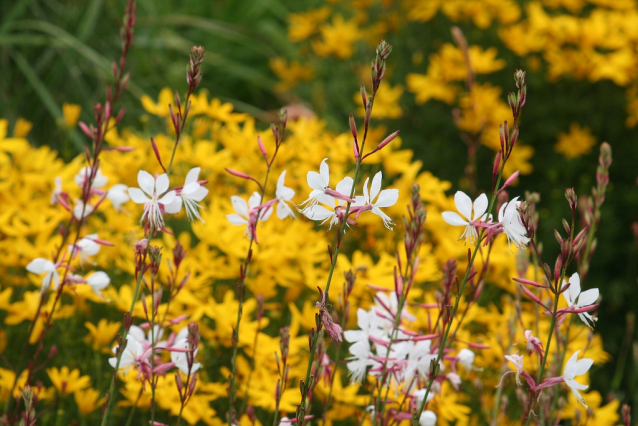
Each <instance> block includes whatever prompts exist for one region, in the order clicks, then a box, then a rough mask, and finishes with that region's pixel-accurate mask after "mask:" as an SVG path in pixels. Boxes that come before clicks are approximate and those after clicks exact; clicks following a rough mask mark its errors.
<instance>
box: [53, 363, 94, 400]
mask: <svg viewBox="0 0 638 426" xmlns="http://www.w3.org/2000/svg"><path fill="white" fill-rule="evenodd" d="M47 374H48V375H49V378H50V379H51V382H52V383H53V386H55V388H56V389H57V390H58V392H60V393H62V394H65V395H70V394H72V393H73V392H75V391H77V390H82V389H84V388H86V387H87V386H90V385H91V378H90V377H89V376H82V377H80V370H78V369H77V368H76V369H75V370H73V371H71V372H69V367H67V366H64V367H62V369H61V370H58V369H57V368H55V367H54V368H47Z"/></svg>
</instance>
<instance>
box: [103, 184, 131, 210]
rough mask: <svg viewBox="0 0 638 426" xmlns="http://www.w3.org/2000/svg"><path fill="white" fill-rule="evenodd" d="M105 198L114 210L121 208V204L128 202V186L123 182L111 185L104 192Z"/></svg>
mask: <svg viewBox="0 0 638 426" xmlns="http://www.w3.org/2000/svg"><path fill="white" fill-rule="evenodd" d="M106 198H108V199H109V200H110V201H111V204H113V207H114V208H115V210H121V209H122V204H124V203H126V202H128V200H130V199H131V198H130V197H129V196H128V186H126V185H124V184H123V183H118V184H117V185H113V187H111V189H109V190H108V191H107V193H106Z"/></svg>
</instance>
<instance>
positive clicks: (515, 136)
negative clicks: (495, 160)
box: [509, 126, 518, 153]
mask: <svg viewBox="0 0 638 426" xmlns="http://www.w3.org/2000/svg"><path fill="white" fill-rule="evenodd" d="M517 139H518V126H516V127H515V128H514V131H512V138H511V140H510V146H509V152H510V153H511V152H512V150H513V149H514V145H515V144H516V140H517Z"/></svg>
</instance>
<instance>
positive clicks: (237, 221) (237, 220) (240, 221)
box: [226, 213, 248, 225]
mask: <svg viewBox="0 0 638 426" xmlns="http://www.w3.org/2000/svg"><path fill="white" fill-rule="evenodd" d="M226 219H228V221H229V222H230V223H232V224H233V225H245V224H247V223H248V221H247V220H246V219H245V218H243V217H241V216H240V215H238V214H235V213H232V214H227V215H226Z"/></svg>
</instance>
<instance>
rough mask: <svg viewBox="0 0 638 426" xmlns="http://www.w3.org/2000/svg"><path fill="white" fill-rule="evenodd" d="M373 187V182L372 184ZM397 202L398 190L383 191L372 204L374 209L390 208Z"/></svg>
mask: <svg viewBox="0 0 638 426" xmlns="http://www.w3.org/2000/svg"><path fill="white" fill-rule="evenodd" d="M372 184H373V185H374V182H373V183H372ZM398 200H399V190H398V189H384V190H383V191H381V194H379V199H378V200H377V202H376V203H374V206H375V207H390V206H393V205H395V204H396V203H397V201H398Z"/></svg>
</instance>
